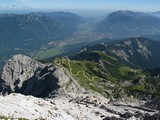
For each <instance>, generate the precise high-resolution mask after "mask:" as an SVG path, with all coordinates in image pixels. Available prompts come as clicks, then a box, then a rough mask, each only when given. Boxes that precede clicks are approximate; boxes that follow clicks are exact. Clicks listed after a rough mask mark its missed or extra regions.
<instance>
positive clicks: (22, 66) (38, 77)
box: [0, 54, 82, 98]
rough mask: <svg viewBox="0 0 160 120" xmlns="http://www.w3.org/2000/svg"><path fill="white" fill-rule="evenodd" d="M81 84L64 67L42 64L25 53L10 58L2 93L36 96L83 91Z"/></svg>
mask: <svg viewBox="0 0 160 120" xmlns="http://www.w3.org/2000/svg"><path fill="white" fill-rule="evenodd" d="M81 90H82V89H81V87H80V85H79V84H78V83H77V82H76V81H75V80H74V78H73V77H72V76H71V75H70V73H69V72H68V71H67V70H66V69H64V68H63V67H55V66H54V65H53V64H42V63H40V62H38V61H35V60H33V59H31V58H30V57H27V56H24V55H20V54H19V55H15V56H13V57H12V58H11V59H9V60H8V61H7V62H6V64H5V66H4V68H3V72H2V77H1V79H0V93H2V94H3V95H5V94H9V93H12V92H14V93H22V94H24V95H33V96H36V97H43V98H44V97H55V96H56V94H67V93H68V92H79V91H80V92H81Z"/></svg>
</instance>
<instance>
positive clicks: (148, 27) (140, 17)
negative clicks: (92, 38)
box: [97, 11, 160, 38]
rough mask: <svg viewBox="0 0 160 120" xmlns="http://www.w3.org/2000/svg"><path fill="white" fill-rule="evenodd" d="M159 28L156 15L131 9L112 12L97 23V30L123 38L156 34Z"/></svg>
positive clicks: (159, 23) (159, 24)
mask: <svg viewBox="0 0 160 120" xmlns="http://www.w3.org/2000/svg"><path fill="white" fill-rule="evenodd" d="M159 28H160V19H159V18H158V17H155V16H152V15H149V14H146V13H140V12H132V11H117V12H113V13H111V14H110V15H109V16H107V17H106V18H105V19H104V20H103V21H101V22H100V23H98V25H97V31H98V32H102V33H106V34H108V35H110V36H112V37H123V38H124V37H135V36H144V35H151V34H157V33H159Z"/></svg>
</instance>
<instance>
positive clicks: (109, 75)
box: [0, 11, 160, 120]
mask: <svg viewBox="0 0 160 120" xmlns="http://www.w3.org/2000/svg"><path fill="white" fill-rule="evenodd" d="M159 26H160V19H159V17H158V16H156V15H155V14H153V13H141V12H132V11H117V12H113V13H110V14H108V15H107V16H105V18H101V19H92V20H91V18H83V17H80V16H78V15H76V14H72V13H64V12H56V13H30V14H20V15H18V14H1V15H0V31H1V32H0V49H1V51H0V53H2V55H1V57H2V59H1V66H3V68H2V72H1V78H0V94H1V96H0V119H4V120H6V119H18V120H22V119H24V120H35V119H37V120H159V119H160V112H159V111H160V92H159V91H160V54H159V53H160V40H159V37H158V36H159V35H160V27H159ZM139 36H143V37H139ZM86 41H87V42H86Z"/></svg>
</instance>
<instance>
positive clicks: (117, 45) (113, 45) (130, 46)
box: [79, 37, 160, 69]
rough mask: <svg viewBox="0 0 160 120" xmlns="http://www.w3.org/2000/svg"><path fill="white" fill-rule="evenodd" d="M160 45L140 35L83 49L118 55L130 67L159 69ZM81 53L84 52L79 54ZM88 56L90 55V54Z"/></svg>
mask: <svg viewBox="0 0 160 120" xmlns="http://www.w3.org/2000/svg"><path fill="white" fill-rule="evenodd" d="M159 46H160V42H157V41H151V40H148V39H146V38H143V37H138V38H127V39H121V40H115V41H112V42H108V43H100V44H97V45H94V46H88V47H86V48H84V49H82V51H84V52H85V51H86V52H88V51H89V52H90V51H101V52H103V53H106V54H108V55H111V56H113V57H116V58H117V59H119V60H120V61H122V60H123V63H124V64H125V65H127V66H129V67H134V68H141V69H157V68H160V63H159V59H160V54H159V52H160V47H159ZM81 54H82V53H80V54H79V55H81ZM79 57H81V56H79ZM86 57H87V55H86ZM88 57H90V55H89V56H88ZM96 58H97V57H96Z"/></svg>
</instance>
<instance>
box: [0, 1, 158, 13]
mask: <svg viewBox="0 0 160 120" xmlns="http://www.w3.org/2000/svg"><path fill="white" fill-rule="evenodd" d="M116 10H133V11H146V12H150V11H160V0H0V12H7V11H10V12H15V11H16V12H17V11H19V12H20V11H21V12H22V11H69V12H72V11H73V12H82V13H83V12H84V13H85V11H88V12H92V14H96V13H97V14H98V12H106V11H116Z"/></svg>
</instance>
